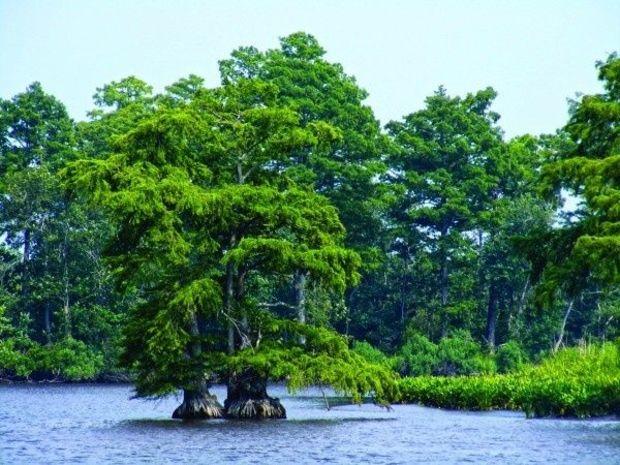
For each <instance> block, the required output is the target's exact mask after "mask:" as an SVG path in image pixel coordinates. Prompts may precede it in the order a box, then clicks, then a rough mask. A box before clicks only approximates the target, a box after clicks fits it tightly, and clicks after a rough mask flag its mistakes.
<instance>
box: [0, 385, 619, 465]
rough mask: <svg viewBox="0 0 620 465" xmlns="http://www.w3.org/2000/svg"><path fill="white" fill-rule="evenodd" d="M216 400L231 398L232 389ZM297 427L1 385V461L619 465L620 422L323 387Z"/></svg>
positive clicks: (120, 392)
mask: <svg viewBox="0 0 620 465" xmlns="http://www.w3.org/2000/svg"><path fill="white" fill-rule="evenodd" d="M214 392H215V393H216V394H217V395H218V398H219V399H220V400H221V401H223V399H224V397H225V392H224V389H223V388H221V387H217V388H215V389H214ZM270 393H271V395H275V396H279V397H280V398H281V399H282V401H283V403H284V405H285V407H286V409H287V413H288V417H289V419H288V420H280V421H263V422H232V421H223V420H217V421H207V422H197V423H190V424H187V423H181V422H177V421H174V420H171V419H170V418H169V417H170V414H171V412H172V410H173V409H174V407H175V406H176V405H177V403H178V402H177V400H175V399H174V398H171V399H166V400H164V401H160V402H145V401H141V400H130V399H129V397H130V395H131V388H130V387H128V386H109V385H51V386H50V385H45V386H43V385H38V386H28V385H5V386H0V463H1V464H3V465H4V464H6V465H21V464H28V465H38V464H41V465H48V464H49V465H52V464H74V463H88V464H128V465H130V464H131V465H133V464H142V463H148V464H192V465H200V464H224V463H238V464H287V465H288V464H295V465H301V464H306V463H329V464H362V463H372V464H412V463H423V464H457V463H459V464H460V463H475V464H500V463H506V464H537V463H540V464H601V465H603V464H604V465H614V464H620V422H617V421H613V420H588V421H576V420H546V419H545V420H526V419H525V418H524V416H523V415H522V414H519V413H508V412H489V413H467V412H454V411H445V410H438V409H430V408H423V407H418V406H414V405H398V406H395V407H394V409H393V410H392V411H386V410H383V409H380V408H378V407H375V406H373V405H363V406H353V405H344V406H339V407H336V408H333V409H332V410H330V411H327V410H325V408H324V403H323V400H322V399H321V398H320V395H319V394H320V393H319V392H317V391H308V392H305V393H302V394H300V395H298V396H295V397H292V396H289V395H288V394H287V393H286V391H285V390H284V389H283V388H282V387H279V386H274V387H272V388H271V391H270Z"/></svg>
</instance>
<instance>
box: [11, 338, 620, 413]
mask: <svg viewBox="0 0 620 465" xmlns="http://www.w3.org/2000/svg"><path fill="white" fill-rule="evenodd" d="M353 350H354V351H356V352H357V353H358V354H360V355H361V356H362V357H364V358H365V359H366V360H367V361H368V362H370V363H376V364H381V365H385V366H386V367H389V368H390V369H397V368H399V367H400V368H401V369H402V366H403V360H402V356H399V355H395V356H392V357H388V356H386V355H385V354H383V353H382V352H380V351H379V350H377V349H375V348H373V347H372V346H370V345H368V344H363V343H362V344H359V343H358V344H355V345H354V348H353ZM91 355H92V354H91ZM418 355H419V353H418ZM76 360H80V359H79V358H74V359H73V362H75V361H76ZM81 360H84V359H81ZM498 360H501V356H500V357H498V356H497V354H495V357H490V358H488V359H487V363H486V364H485V366H486V368H487V369H489V367H490V366H491V365H493V364H495V366H494V367H493V368H492V369H491V371H492V372H489V373H483V374H480V373H479V374H468V375H453V376H442V375H419V376H403V377H401V378H399V379H398V380H397V389H396V391H395V397H394V398H392V399H390V400H391V402H392V403H394V404H419V405H422V406H425V407H434V408H442V409H449V410H466V411H491V410H512V411H521V412H523V413H524V414H525V415H526V416H527V417H528V418H544V417H554V418H562V417H564V418H581V419H583V418H591V417H609V416H611V417H613V418H616V419H620V340H618V341H616V342H606V343H603V344H584V345H581V346H578V347H570V348H562V349H560V350H559V351H557V353H552V354H550V355H548V356H545V357H543V358H542V360H541V361H540V362H539V363H525V364H523V363H518V364H516V365H513V367H512V368H509V371H508V372H506V373H497V372H495V371H496V370H497V361H498ZM66 362H67V360H65V363H66ZM461 362H464V361H461ZM465 362H466V361H465ZM450 363H456V360H452V361H451V362H450ZM470 363H472V364H474V365H475V364H476V362H474V361H470ZM478 366H480V365H478ZM500 366H501V365H500ZM6 375H7V373H6V369H5V372H4V373H2V376H0V384H13V383H19V384H30V383H32V384H56V383H69V384H82V383H84V384H86V383H93V382H94V383H101V384H133V381H134V378H133V377H132V376H131V374H130V373H129V372H123V371H110V372H98V373H93V372H90V373H89V372H86V371H84V368H83V367H82V368H79V367H76V366H73V367H72V366H65V369H64V370H55V371H54V372H47V373H45V372H44V371H41V370H39V371H33V372H31V373H29V374H27V375H25V376H24V374H23V372H22V376H16V375H15V372H14V373H13V376H8V377H7V376H6ZM222 382H224V380H213V384H219V383H222ZM339 399H340V402H339V404H342V400H343V398H340V397H339ZM368 400H369V399H368V398H367V399H365V401H368ZM326 405H329V404H326Z"/></svg>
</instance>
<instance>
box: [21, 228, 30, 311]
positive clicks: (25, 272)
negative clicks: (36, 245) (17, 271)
mask: <svg viewBox="0 0 620 465" xmlns="http://www.w3.org/2000/svg"><path fill="white" fill-rule="evenodd" d="M29 273H30V230H29V229H25V230H24V255H23V256H22V292H21V294H22V299H24V300H25V299H26V298H27V297H28V277H29ZM23 304H25V302H24V303H23Z"/></svg>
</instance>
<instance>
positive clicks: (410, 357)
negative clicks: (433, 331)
mask: <svg viewBox="0 0 620 465" xmlns="http://www.w3.org/2000/svg"><path fill="white" fill-rule="evenodd" d="M438 351H439V349H438V347H437V344H433V343H432V342H431V341H430V340H429V339H428V338H427V337H426V336H424V335H422V334H419V333H413V334H411V335H409V337H407V339H406V340H405V342H404V344H403V346H402V347H401V348H400V350H399V352H398V355H397V356H396V358H397V360H398V366H397V370H398V371H399V372H400V373H401V374H402V375H407V376H422V375H430V374H432V373H433V372H434V371H435V368H436V367H437V365H438V363H439V357H438Z"/></svg>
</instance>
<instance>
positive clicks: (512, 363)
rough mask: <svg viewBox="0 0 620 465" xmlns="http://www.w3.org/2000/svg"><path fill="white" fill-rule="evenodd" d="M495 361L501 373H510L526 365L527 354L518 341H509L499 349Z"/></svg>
mask: <svg viewBox="0 0 620 465" xmlns="http://www.w3.org/2000/svg"><path fill="white" fill-rule="evenodd" d="M495 362H496V364H497V371H498V372H499V373H510V372H513V371H517V370H519V369H521V368H523V367H524V366H525V364H526V363H527V355H526V353H525V351H524V350H523V349H522V348H521V346H520V345H519V343H518V342H515V341H508V342H506V343H505V344H502V345H501V346H499V348H498V349H497V354H496V355H495Z"/></svg>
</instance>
